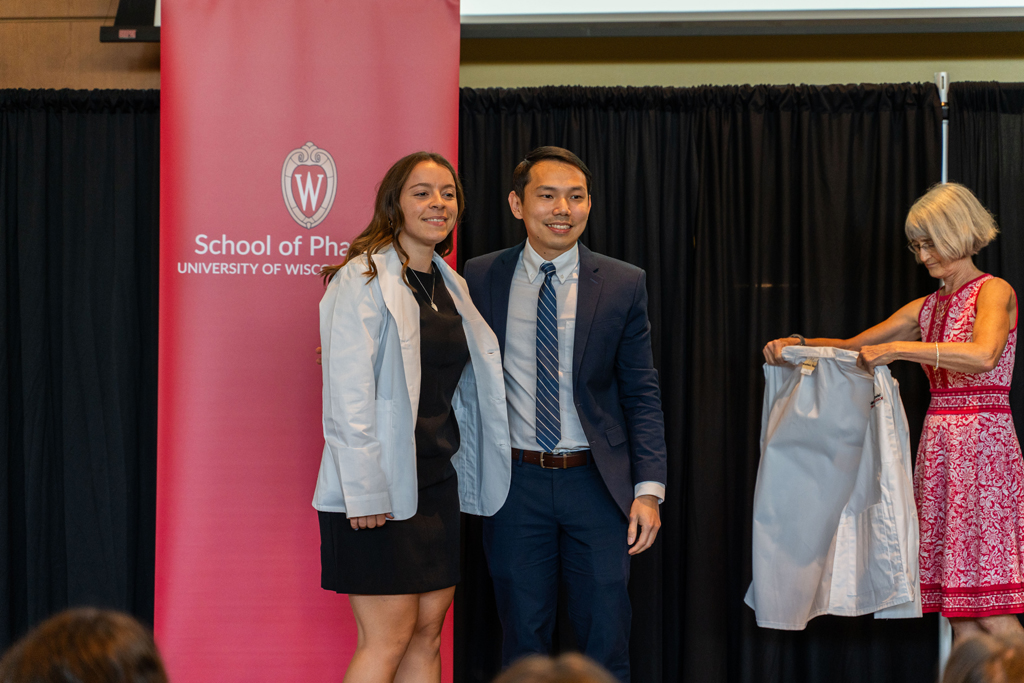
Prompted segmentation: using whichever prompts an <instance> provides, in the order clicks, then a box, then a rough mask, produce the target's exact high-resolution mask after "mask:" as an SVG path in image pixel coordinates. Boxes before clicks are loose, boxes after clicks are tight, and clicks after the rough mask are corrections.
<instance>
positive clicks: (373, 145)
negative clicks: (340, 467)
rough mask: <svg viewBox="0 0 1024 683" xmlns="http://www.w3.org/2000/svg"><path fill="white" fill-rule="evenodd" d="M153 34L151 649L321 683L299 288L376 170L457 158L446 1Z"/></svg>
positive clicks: (264, 8)
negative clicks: (156, 282) (155, 360)
mask: <svg viewBox="0 0 1024 683" xmlns="http://www.w3.org/2000/svg"><path fill="white" fill-rule="evenodd" d="M162 23H163V33H162V42H163V46H162V54H161V59H162V66H161V80H162V93H161V99H162V103H161V108H162V111H161V203H160V206H161V244H160V248H161V254H160V262H161V265H160V269H161V272H160V388H159V400H160V406H159V410H160V412H159V453H158V458H159V460H158V499H157V576H156V635H157V642H158V644H159V646H160V648H161V650H162V652H163V653H164V656H165V658H166V660H167V664H168V666H169V668H170V675H171V679H172V680H175V681H189V683H195V682H201V681H217V682H218V683H219V682H221V681H225V680H227V681H274V682H275V683H278V682H281V681H302V682H303V683H306V682H309V681H338V680H341V678H342V676H343V673H344V670H345V667H346V665H347V663H348V660H349V658H350V657H351V653H352V651H353V650H354V647H355V638H356V635H355V627H354V624H353V622H352V617H351V612H350V610H349V606H348V601H347V600H346V598H345V597H344V596H338V595H334V594H332V593H329V592H327V591H324V590H322V589H321V588H320V566H319V536H318V531H317V518H316V512H315V511H314V510H313V508H312V507H311V505H310V501H311V500H312V495H313V488H314V485H315V483H316V474H317V468H318V465H319V462H320V456H321V452H322V448H323V431H322V425H321V418H320V414H321V407H320V400H321V398H320V397H321V376H320V368H319V366H317V365H315V364H314V362H313V361H314V354H313V349H314V347H315V346H317V344H318V339H319V338H318V324H319V323H318V317H317V304H318V302H319V300H320V297H321V295H322V293H323V285H322V284H321V282H320V280H319V278H318V277H316V273H317V272H318V271H319V269H320V267H321V266H322V265H324V264H332V263H339V262H341V261H342V259H343V258H344V256H345V254H346V252H347V249H348V243H349V241H350V240H351V239H352V238H353V237H354V236H355V235H356V234H358V233H359V232H360V231H361V230H362V229H363V227H365V226H366V224H367V222H368V221H369V218H370V215H371V212H372V207H373V198H374V191H375V188H376V186H377V184H378V183H379V182H380V180H381V178H382V177H383V175H384V172H385V171H386V170H387V168H388V167H389V166H390V165H391V164H392V163H393V162H394V161H396V160H397V159H398V158H400V157H402V156H404V155H405V154H408V153H410V152H413V151H417V150H421V149H426V150H432V151H436V152H440V153H442V154H444V155H445V156H447V157H448V158H449V159H451V160H453V161H454V159H455V158H456V144H457V116H458V78H459V75H458V66H459V65H458V62H459V6H458V2H457V1H456V0H451V1H446V0H374V1H373V2H363V1H358V0H350V1H345V2H324V1H323V0H291V1H290V2H277V3H253V2H245V1H244V0H225V1H223V2H216V3H211V2H209V1H208V0H175V2H169V3H165V5H164V8H163V16H162ZM449 625H450V622H449ZM448 661H449V662H450V656H449V657H448ZM446 669H447V675H448V676H449V677H450V672H451V667H450V666H448V665H446Z"/></svg>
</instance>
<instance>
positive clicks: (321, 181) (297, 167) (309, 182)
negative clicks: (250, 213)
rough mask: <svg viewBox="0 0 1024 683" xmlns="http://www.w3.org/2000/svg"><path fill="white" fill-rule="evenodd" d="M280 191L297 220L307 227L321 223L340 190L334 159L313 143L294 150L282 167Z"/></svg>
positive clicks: (289, 211)
mask: <svg viewBox="0 0 1024 683" xmlns="http://www.w3.org/2000/svg"><path fill="white" fill-rule="evenodd" d="M281 191H282V192H283V193H284V203H285V206H287V207H288V213H290V214H291V215H292V218H294V219H295V222H296V223H298V224H299V225H301V226H302V227H304V228H306V229H307V230H308V229H310V228H313V227H315V226H317V225H319V224H320V223H321V222H322V221H323V220H324V219H325V218H327V214H328V212H330V210H331V205H332V204H334V195H335V193H336V192H337V191H338V170H337V168H336V167H335V165H334V158H333V157H332V156H331V155H330V153H328V152H327V150H323V149H320V148H319V147H317V146H316V145H314V144H313V143H312V142H307V143H306V144H305V145H303V146H302V147H299V148H298V149H293V150H292V151H291V152H289V153H288V156H287V157H285V160H284V168H283V169H282V170H281Z"/></svg>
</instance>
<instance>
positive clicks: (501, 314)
mask: <svg viewBox="0 0 1024 683" xmlns="http://www.w3.org/2000/svg"><path fill="white" fill-rule="evenodd" d="M525 246H526V242H523V243H522V244H520V245H519V246H516V247H512V248H510V249H506V250H505V251H504V252H502V253H501V254H500V255H499V256H498V257H497V258H496V259H494V265H493V266H492V267H491V272H490V273H489V274H488V282H487V286H488V288H489V289H490V290H491V320H490V323H491V329H492V330H494V334H495V336H497V337H498V346H499V347H500V348H501V357H502V358H503V359H504V358H505V331H506V329H507V328H508V293H509V290H510V289H511V288H512V276H513V275H515V272H516V265H517V264H518V263H519V255H520V254H521V253H522V252H523V248H524V247H525Z"/></svg>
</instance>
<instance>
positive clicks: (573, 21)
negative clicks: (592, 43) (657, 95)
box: [462, 0, 1024, 38]
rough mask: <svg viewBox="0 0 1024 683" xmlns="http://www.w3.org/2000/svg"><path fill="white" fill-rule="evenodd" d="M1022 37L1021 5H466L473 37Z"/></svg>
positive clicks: (495, 1) (493, 1)
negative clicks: (1019, 34) (978, 33)
mask: <svg viewBox="0 0 1024 683" xmlns="http://www.w3.org/2000/svg"><path fill="white" fill-rule="evenodd" d="M1020 30H1024V1H1022V0H1015V1H1012V2H1009V1H1007V0H980V1H977V0H976V1H971V0H945V1H943V0H930V1H927V2H926V1H924V0H896V1H895V2H892V1H890V2H885V1H883V0H845V1H844V0H840V1H839V2H825V1H823V0H714V2H708V1H707V0H462V35H463V37H469V38H472V37H481V38H485V37H501V36H508V37H512V36H537V37H543V36H600V35H609V36H610V35H728V34H741V35H742V34H797V33H937V32H960V31H982V32H990V31H1020Z"/></svg>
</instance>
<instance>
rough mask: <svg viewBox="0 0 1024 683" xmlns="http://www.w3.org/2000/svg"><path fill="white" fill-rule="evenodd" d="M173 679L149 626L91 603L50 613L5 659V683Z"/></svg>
mask: <svg viewBox="0 0 1024 683" xmlns="http://www.w3.org/2000/svg"><path fill="white" fill-rule="evenodd" d="M93 681H96V682H100V681H102V682H103V683H167V672H166V671H165V670H164V664H163V661H162V660H161V659H160V653H159V652H158V651H157V649H156V644H155V643H154V642H153V636H152V635H151V634H150V632H149V630H147V629H146V628H145V627H143V626H142V624H140V623H139V622H137V621H135V619H133V618H132V617H130V616H128V615H127V614H122V613H121V612H113V611H110V610H101V609H95V608H91V607H83V608H78V609H70V610H67V611H64V612H61V613H60V614H57V615H56V616H53V617H50V618H49V619H47V620H46V621H44V622H43V623H42V624H40V625H39V626H37V627H36V628H34V629H33V630H32V631H29V633H28V635H26V636H25V637H24V638H22V639H21V640H20V641H18V642H17V643H15V645H14V647H12V648H11V649H10V650H8V651H7V654H6V655H4V658H3V659H2V660H0V683H92V682H93Z"/></svg>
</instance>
